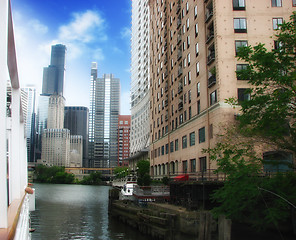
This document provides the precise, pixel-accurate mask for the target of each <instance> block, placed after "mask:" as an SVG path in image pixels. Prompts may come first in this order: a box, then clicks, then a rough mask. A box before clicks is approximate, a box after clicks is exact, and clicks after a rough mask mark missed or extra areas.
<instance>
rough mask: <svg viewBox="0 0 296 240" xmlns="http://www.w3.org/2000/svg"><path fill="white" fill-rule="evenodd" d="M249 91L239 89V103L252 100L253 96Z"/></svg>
mask: <svg viewBox="0 0 296 240" xmlns="http://www.w3.org/2000/svg"><path fill="white" fill-rule="evenodd" d="M248 90H249V89H247V88H238V89H237V98H238V101H239V102H243V101H246V100H250V98H251V95H250V93H249V92H248Z"/></svg>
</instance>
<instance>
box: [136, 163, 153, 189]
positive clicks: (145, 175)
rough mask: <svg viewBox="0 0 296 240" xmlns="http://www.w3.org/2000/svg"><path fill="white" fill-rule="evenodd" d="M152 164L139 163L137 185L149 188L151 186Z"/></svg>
mask: <svg viewBox="0 0 296 240" xmlns="http://www.w3.org/2000/svg"><path fill="white" fill-rule="evenodd" d="M149 172H150V162H149V161H148V160H140V161H139V162H138V163H137V183H138V185H140V186H149V185H150V184H151V177H150V175H149Z"/></svg>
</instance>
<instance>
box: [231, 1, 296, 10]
mask: <svg viewBox="0 0 296 240" xmlns="http://www.w3.org/2000/svg"><path fill="white" fill-rule="evenodd" d="M282 1H283V0H271V6H272V7H282V6H283V2H282ZM285 1H286V0H285ZM245 2H246V1H245V0H233V10H245V8H246V3H245ZM292 6H293V7H296V0H292Z"/></svg>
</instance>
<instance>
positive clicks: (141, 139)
mask: <svg viewBox="0 0 296 240" xmlns="http://www.w3.org/2000/svg"><path fill="white" fill-rule="evenodd" d="M149 74H150V73H149V5H148V0H144V1H143V0H135V1H132V37H131V133H130V134H131V136H130V157H131V158H130V162H131V167H132V168H133V166H134V165H135V164H136V161H137V160H138V159H141V158H145V159H147V158H148V149H149V144H150V141H149V137H150V136H149V97H150V96H149V87H150V85H149Z"/></svg>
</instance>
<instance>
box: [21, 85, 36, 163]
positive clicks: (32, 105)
mask: <svg viewBox="0 0 296 240" xmlns="http://www.w3.org/2000/svg"><path fill="white" fill-rule="evenodd" d="M23 91H24V92H26V93H27V96H28V97H27V99H28V100H27V114H26V119H25V122H26V138H27V155H28V162H35V143H36V142H35V141H36V97H37V96H36V88H35V87H25V88H23Z"/></svg>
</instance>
